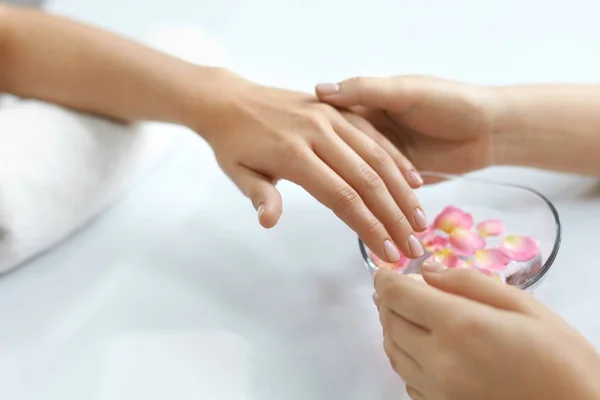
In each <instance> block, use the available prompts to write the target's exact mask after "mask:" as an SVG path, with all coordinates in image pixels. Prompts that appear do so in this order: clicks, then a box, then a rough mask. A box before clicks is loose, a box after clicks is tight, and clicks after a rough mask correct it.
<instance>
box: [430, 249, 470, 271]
mask: <svg viewBox="0 0 600 400" xmlns="http://www.w3.org/2000/svg"><path fill="white" fill-rule="evenodd" d="M431 259H432V260H433V261H435V262H437V263H440V264H443V265H445V266H446V267H448V268H464V265H465V263H464V261H463V260H461V258H460V257H459V256H458V255H457V254H456V253H455V252H453V251H452V250H451V249H442V250H438V251H436V252H435V253H433V254H432V255H431Z"/></svg>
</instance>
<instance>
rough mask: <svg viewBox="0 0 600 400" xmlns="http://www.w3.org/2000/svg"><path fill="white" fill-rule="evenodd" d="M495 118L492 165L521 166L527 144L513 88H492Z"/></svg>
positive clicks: (492, 106)
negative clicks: (521, 158)
mask: <svg viewBox="0 0 600 400" xmlns="http://www.w3.org/2000/svg"><path fill="white" fill-rule="evenodd" d="M490 92H491V94H492V95H491V96H490V97H491V99H492V100H491V108H492V110H493V111H492V115H493V116H494V128H493V131H492V163H493V164H494V165H521V160H520V157H522V156H523V153H525V152H526V149H525V148H524V147H525V146H527V143H525V141H524V137H522V136H523V135H522V132H523V131H524V129H525V127H524V126H522V124H523V123H524V121H523V120H522V118H521V117H520V116H519V111H520V107H519V105H518V98H517V96H516V95H515V93H514V92H513V90H512V89H511V88H505V87H494V88H490Z"/></svg>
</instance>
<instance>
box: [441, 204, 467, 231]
mask: <svg viewBox="0 0 600 400" xmlns="http://www.w3.org/2000/svg"><path fill="white" fill-rule="evenodd" d="M472 227H473V216H471V214H468V213H466V212H464V211H463V210H461V209H460V208H457V207H454V206H448V207H446V208H444V209H443V210H442V212H441V213H440V214H439V215H438V216H437V217H436V218H435V220H434V221H433V228H435V229H439V230H441V231H444V232H446V233H451V232H452V231H454V230H455V229H471V228H472Z"/></svg>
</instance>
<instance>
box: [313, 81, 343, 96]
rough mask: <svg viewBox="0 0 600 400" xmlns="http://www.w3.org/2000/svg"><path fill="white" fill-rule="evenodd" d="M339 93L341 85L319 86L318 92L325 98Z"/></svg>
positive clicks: (327, 84) (320, 84)
mask: <svg viewBox="0 0 600 400" xmlns="http://www.w3.org/2000/svg"><path fill="white" fill-rule="evenodd" d="M339 91H340V85H338V84H337V83H319V84H318V85H317V92H319V94H322V95H325V96H329V95H332V94H336V93H337V92H339Z"/></svg>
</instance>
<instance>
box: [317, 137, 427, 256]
mask: <svg viewBox="0 0 600 400" xmlns="http://www.w3.org/2000/svg"><path fill="white" fill-rule="evenodd" d="M314 151H315V153H316V154H317V156H318V157H319V158H321V159H322V160H323V161H324V162H325V163H326V164H327V165H329V166H330V167H331V168H332V169H333V170H334V171H335V172H336V173H337V174H338V175H339V176H340V177H341V178H342V179H344V180H345V181H346V182H348V184H349V185H350V186H351V187H352V188H354V189H355V190H356V192H357V193H358V194H359V196H360V197H361V199H362V200H363V202H364V203H365V204H366V206H367V207H368V208H369V210H370V211H371V212H372V213H373V215H375V217H376V218H377V219H378V220H379V221H381V222H382V223H383V225H384V226H385V229H386V231H387V232H388V233H389V234H390V236H391V237H392V240H393V242H394V243H395V244H396V246H398V249H399V250H400V251H401V252H402V254H404V255H405V256H407V257H409V258H417V257H420V256H422V255H423V253H424V250H423V246H422V245H421V243H420V241H419V240H418V239H417V238H416V237H415V235H414V234H413V232H414V230H413V228H412V226H411V224H410V222H409V221H408V219H407V217H406V216H405V215H404V213H403V212H402V210H401V209H400V207H398V204H396V202H395V201H394V198H393V197H392V195H391V194H390V192H389V190H388V188H387V186H386V184H385V182H384V180H383V179H382V178H381V177H380V176H379V175H378V174H377V172H375V171H374V170H373V168H372V167H371V166H370V165H369V164H367V163H366V162H365V160H363V159H362V158H361V157H360V156H359V155H358V154H356V153H355V152H354V150H353V149H352V148H351V147H350V146H348V145H347V144H346V143H345V142H344V141H343V140H342V139H341V138H340V137H339V136H338V135H337V134H336V133H335V132H330V133H325V134H323V135H322V136H320V137H319V138H317V139H316V140H315V143H314ZM396 256H398V258H399V254H386V258H388V259H391V258H392V257H394V258H396Z"/></svg>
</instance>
